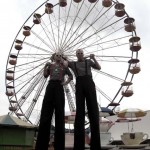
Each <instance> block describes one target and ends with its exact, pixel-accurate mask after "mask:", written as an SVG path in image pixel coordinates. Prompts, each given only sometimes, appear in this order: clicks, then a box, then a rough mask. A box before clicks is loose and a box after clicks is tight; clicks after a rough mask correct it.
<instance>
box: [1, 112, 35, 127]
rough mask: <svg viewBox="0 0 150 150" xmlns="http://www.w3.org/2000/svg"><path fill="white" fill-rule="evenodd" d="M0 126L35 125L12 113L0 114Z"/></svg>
mask: <svg viewBox="0 0 150 150" xmlns="http://www.w3.org/2000/svg"><path fill="white" fill-rule="evenodd" d="M0 126H13V127H15V126H16V127H24V128H36V126H34V125H32V124H30V123H28V122H25V121H23V120H21V119H19V118H17V117H14V116H12V115H9V114H8V115H3V116H0Z"/></svg>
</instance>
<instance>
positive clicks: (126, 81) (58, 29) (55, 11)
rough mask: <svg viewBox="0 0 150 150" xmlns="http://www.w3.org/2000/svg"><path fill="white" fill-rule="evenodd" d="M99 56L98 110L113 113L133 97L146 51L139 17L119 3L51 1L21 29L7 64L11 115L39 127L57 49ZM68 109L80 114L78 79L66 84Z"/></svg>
mask: <svg viewBox="0 0 150 150" xmlns="http://www.w3.org/2000/svg"><path fill="white" fill-rule="evenodd" d="M79 48H82V49H83V50H84V53H85V57H87V59H88V57H89V55H90V54H95V57H96V59H97V60H98V62H99V63H100V65H101V67H102V69H101V70H100V71H96V70H92V72H93V79H94V81H95V84H96V90H97V100H98V103H99V106H102V107H108V108H109V109H112V110H114V109H115V108H116V107H117V106H118V105H119V104H120V103H121V101H122V100H123V99H125V98H127V97H130V96H132V95H133V90H132V86H133V85H132V84H133V83H132V81H133V77H134V75H135V74H137V73H139V72H140V65H139V59H138V52H139V50H140V49H141V44H140V37H138V36H137V33H136V26H135V19H134V18H132V17H130V16H129V15H128V13H127V12H126V11H125V5H124V4H122V3H120V2H118V1H117V0H56V1H55V3H54V1H50V0H47V1H45V2H44V3H43V4H42V5H41V6H39V7H38V8H37V9H36V10H35V11H34V12H33V13H32V14H31V15H30V16H29V18H28V19H27V20H26V21H25V22H24V24H23V25H22V27H21V28H20V29H19V31H18V33H17V35H16V37H15V39H14V41H13V43H12V46H11V49H10V53H9V56H8V60H7V65H6V95H7V96H8V100H9V103H10V106H9V110H10V113H12V114H13V113H14V114H16V115H17V116H18V117H19V118H20V119H23V120H25V121H28V122H30V123H32V124H35V125H37V124H38V122H39V117H40V111H41V105H42V100H43V96H44V93H45V87H46V85H47V83H48V79H46V78H44V77H43V68H44V65H45V63H46V62H49V61H50V57H51V55H52V54H53V53H55V52H56V51H60V52H61V53H62V54H63V56H64V57H66V58H67V59H68V60H70V61H71V60H76V56H75V51H76V49H79ZM64 89H65V97H66V104H65V105H66V106H65V107H66V108H65V109H66V110H69V111H75V110H76V106H75V81H74V80H73V81H71V82H70V83H69V84H68V85H66V86H64Z"/></svg>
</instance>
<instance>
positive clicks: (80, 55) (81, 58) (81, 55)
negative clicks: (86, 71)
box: [76, 49, 84, 61]
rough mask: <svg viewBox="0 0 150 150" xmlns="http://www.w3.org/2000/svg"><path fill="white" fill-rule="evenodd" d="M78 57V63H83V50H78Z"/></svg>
mask: <svg viewBox="0 0 150 150" xmlns="http://www.w3.org/2000/svg"><path fill="white" fill-rule="evenodd" d="M76 56H77V58H78V61H83V60H84V53H83V50H82V49H77V50H76Z"/></svg>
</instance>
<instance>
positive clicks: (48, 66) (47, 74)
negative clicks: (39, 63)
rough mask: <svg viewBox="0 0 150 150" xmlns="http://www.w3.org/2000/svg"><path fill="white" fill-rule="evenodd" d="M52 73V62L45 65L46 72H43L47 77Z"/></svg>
mask: <svg viewBox="0 0 150 150" xmlns="http://www.w3.org/2000/svg"><path fill="white" fill-rule="evenodd" d="M49 74H50V63H49V62H48V63H46V64H45V66H44V72H43V75H44V77H45V78H47V77H48V76H49Z"/></svg>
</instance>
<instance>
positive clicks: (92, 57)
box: [90, 54, 101, 70]
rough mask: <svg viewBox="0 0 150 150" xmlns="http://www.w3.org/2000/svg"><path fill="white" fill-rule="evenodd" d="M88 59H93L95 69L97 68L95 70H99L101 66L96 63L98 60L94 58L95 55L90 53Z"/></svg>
mask: <svg viewBox="0 0 150 150" xmlns="http://www.w3.org/2000/svg"><path fill="white" fill-rule="evenodd" d="M90 59H92V60H93V61H94V63H95V67H94V68H95V69H97V70H100V69H101V66H100V64H99V63H98V61H97V60H96V59H95V56H94V54H91V55H90Z"/></svg>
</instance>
